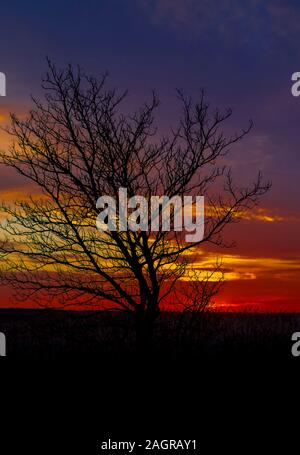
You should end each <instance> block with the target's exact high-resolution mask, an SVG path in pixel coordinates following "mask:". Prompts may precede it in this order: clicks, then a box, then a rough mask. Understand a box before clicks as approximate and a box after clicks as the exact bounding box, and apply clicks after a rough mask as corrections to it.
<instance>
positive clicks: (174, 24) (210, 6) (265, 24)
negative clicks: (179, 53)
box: [138, 0, 300, 47]
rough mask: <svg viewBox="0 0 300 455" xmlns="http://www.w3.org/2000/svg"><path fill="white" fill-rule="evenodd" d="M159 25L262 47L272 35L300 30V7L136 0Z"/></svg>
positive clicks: (224, 0) (257, 1)
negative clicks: (254, 42)
mask: <svg viewBox="0 0 300 455" xmlns="http://www.w3.org/2000/svg"><path fill="white" fill-rule="evenodd" d="M138 3H139V4H140V5H141V6H142V7H143V9H144V10H145V11H146V12H147V14H148V15H149V17H150V19H151V21H152V22H153V23H154V24H156V25H158V26H168V27H170V28H173V29H177V30H180V31H181V32H183V33H185V34H186V35H190V34H193V35H202V36H204V35H205V34H206V33H207V32H212V33H213V34H215V35H218V36H219V37H222V39H224V38H225V39H229V40H232V39H235V37H236V36H237V35H238V36H239V39H240V40H242V41H247V42H249V43H251V41H256V40H257V39H258V38H259V37H264V40H262V41H261V43H260V44H261V46H262V47H263V46H265V45H268V44H269V45H270V44H271V42H272V40H273V39H274V38H284V37H286V38H289V39H290V38H291V35H292V36H295V35H296V34H297V33H298V31H299V29H300V21H299V18H300V8H299V5H295V3H294V2H292V1H291V0H290V1H284V0H275V1H274V0H267V1H261V0H244V1H243V2H241V1H240V0H215V1H214V2H212V1H211V0H200V1H199V0H138Z"/></svg>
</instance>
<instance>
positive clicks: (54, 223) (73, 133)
mask: <svg viewBox="0 0 300 455" xmlns="http://www.w3.org/2000/svg"><path fill="white" fill-rule="evenodd" d="M43 88H44V90H45V99H44V100H42V101H40V100H36V99H33V102H34V109H33V110H32V111H31V112H30V114H29V116H28V118H27V119H26V120H23V119H20V118H18V117H17V116H16V115H12V116H11V126H10V127H9V128H8V132H9V133H10V134H11V135H12V137H13V139H14V141H13V145H12V147H11V149H10V150H9V151H2V152H1V154H0V156H1V158H0V162H1V163H2V164H4V165H6V166H9V167H12V168H14V169H16V170H17V172H18V173H19V174H21V175H23V176H25V177H26V178H28V179H29V180H31V181H32V182H33V183H34V184H36V185H37V186H38V187H39V188H40V190H41V197H39V198H33V197H31V196H29V197H27V198H25V199H24V200H23V201H16V203H15V204H6V203H3V204H2V212H4V215H5V217H6V219H7V221H6V222H5V223H2V226H1V229H2V232H3V236H2V242H1V248H0V251H1V258H2V261H1V264H2V268H1V280H2V282H3V283H7V284H9V285H12V286H14V287H16V288H17V289H18V290H22V291H23V293H25V294H26V296H27V297H28V296H30V297H31V298H34V297H36V296H37V295H38V296H39V299H40V301H43V302H47V304H50V301H51V299H53V298H54V299H55V301H56V302H59V303H60V304H61V305H64V306H65V307H68V306H70V305H72V306H74V305H76V304H78V303H80V304H85V305H89V306H90V307H93V306H95V307H99V305H103V307H104V308H107V307H108V305H110V307H111V308H115V309H119V310H123V311H125V312H128V313H130V314H131V315H132V316H133V317H134V321H135V327H136V334H137V341H138V344H139V346H142V347H144V346H146V345H147V344H148V343H149V341H150V340H151V337H152V333H153V327H154V322H155V320H156V318H157V316H158V314H159V311H160V307H161V303H162V302H163V301H164V300H165V299H166V298H167V297H168V296H169V295H171V293H172V291H173V289H174V288H176V285H177V282H178V279H180V278H182V276H183V275H184V274H185V270H186V265H187V264H188V262H189V255H188V254H187V253H188V251H189V250H190V248H192V247H195V246H197V244H199V243H201V244H204V243H208V242H211V243H214V244H217V245H223V238H222V232H223V229H224V227H225V226H226V225H227V224H228V223H231V222H233V221H236V220H237V219H238V218H239V217H240V216H241V215H242V214H243V213H244V212H245V211H247V210H249V209H251V208H252V207H253V205H254V204H256V203H257V201H258V198H259V197H260V196H262V195H263V194H264V193H265V192H266V191H267V190H268V189H269V186H270V185H269V183H264V182H263V181H262V179H261V175H260V174H259V175H258V177H257V179H256V180H255V181H254V183H253V184H251V185H250V186H247V187H245V188H237V187H236V186H235V185H234V184H233V180H232V176H231V172H230V169H228V168H226V167H225V166H223V165H220V161H221V159H222V157H224V155H225V154H226V153H227V152H228V150H229V148H230V146H231V145H233V144H234V143H236V142H238V141H239V140H241V139H242V138H243V137H244V136H245V135H246V134H247V133H248V132H249V130H250V129H251V126H252V125H251V124H250V125H249V126H248V127H247V129H245V130H242V131H241V132H240V133H239V134H236V135H234V136H233V137H226V135H225V134H224V132H223V131H222V130H221V127H222V125H223V124H224V122H225V121H226V120H227V119H228V118H229V117H230V116H231V110H226V111H225V112H224V113H221V112H220V111H218V110H216V111H214V112H211V109H210V107H209V105H208V103H206V101H205V97H204V94H203V92H201V93H200V98H199V100H198V101H197V102H196V103H193V102H192V100H191V99H189V98H186V97H185V96H184V95H183V94H182V93H180V92H179V93H178V97H179V100H180V103H181V106H182V114H181V116H180V119H179V123H178V125H177V127H176V128H174V129H173V130H172V131H171V132H170V134H169V136H168V137H165V136H164V137H159V133H158V131H157V129H156V128H155V123H154V114H155V111H156V108H157V107H158V104H159V102H158V99H157V97H156V96H155V95H154V94H153V95H152V98H151V101H150V102H149V103H145V104H144V105H143V106H142V107H141V108H140V109H139V110H137V111H136V112H135V113H133V114H132V115H126V116H125V115H123V114H122V113H121V105H122V102H123V101H124V99H125V97H126V92H124V93H121V94H119V93H117V91H115V90H110V89H107V88H106V76H105V77H103V78H101V80H97V79H94V78H92V77H87V76H86V75H84V74H83V73H82V71H81V70H80V69H79V68H78V69H76V70H74V69H73V68H72V67H71V66H69V67H67V68H66V69H65V70H58V69H57V68H56V67H55V66H54V65H53V64H51V62H49V70H48V73H47V76H46V78H45V80H44V82H43ZM220 183H222V186H221V185H220ZM121 187H122V188H126V189H127V192H128V197H131V196H134V195H142V196H144V197H145V198H146V199H147V200H150V198H151V197H152V196H153V195H155V196H157V195H166V196H168V197H169V198H172V197H173V196H180V197H183V195H194V196H195V195H204V196H205V200H206V206H207V207H208V208H209V210H208V214H207V216H206V218H205V234H204V237H203V239H202V240H201V242H200V241H199V242H198V243H196V244H195V243H187V242H186V241H185V237H184V235H183V233H182V232H176V231H174V230H172V231H171V232H165V231H164V230H163V229H161V225H160V228H159V231H158V232H155V233H153V232H150V230H149V231H142V230H138V231H137V232H133V231H120V230H118V231H109V230H107V231H104V232H99V231H98V230H97V228H96V223H95V221H96V217H97V215H98V210H97V208H96V201H97V199H98V198H99V196H101V195H109V196H113V197H114V198H117V197H118V191H119V188H121ZM216 188H219V190H218V191H217V192H216ZM220 188H221V189H220ZM172 214H173V215H174V212H172ZM117 216H119V213H117ZM205 289H206V291H205V292H206V297H205V304H207V303H208V301H209V299H207V295H208V294H207V289H208V288H207V287H206V288H205ZM187 308H188V307H187Z"/></svg>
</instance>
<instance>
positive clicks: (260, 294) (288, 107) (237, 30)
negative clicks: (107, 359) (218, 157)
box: [0, 0, 300, 311]
mask: <svg viewBox="0 0 300 455" xmlns="http://www.w3.org/2000/svg"><path fill="white" fill-rule="evenodd" d="M299 34H300V3H299V1H297V0H294V1H292V0H288V1H283V0H272V1H268V0H264V1H260V0H244V1H239V0H228V1H226V2H224V1H222V2H221V1H216V2H211V1H209V0H203V1H199V0H132V1H123V0H98V1H97V0H86V1H85V2H84V4H83V3H82V2H78V1H76V0H73V1H71V0H67V1H65V2H61V1H57V0H52V1H51V2H50V1H44V2H36V1H33V0H28V1H27V2H24V1H18V0H15V1H14V2H13V4H12V3H11V2H5V4H1V30H0V71H1V72H4V73H5V74H6V77H7V96H6V97H0V125H5V124H6V123H7V121H8V114H9V112H11V111H16V112H17V113H19V114H20V115H25V114H26V112H27V111H28V110H29V109H30V107H31V100H30V95H34V96H37V97H38V96H39V95H40V94H41V89H40V83H41V77H42V76H43V74H44V72H45V70H46V57H47V56H48V57H50V58H51V60H52V61H54V62H55V63H56V65H58V66H60V67H63V66H65V65H66V64H67V63H74V64H80V65H81V66H82V67H83V68H84V69H85V71H86V72H87V73H90V74H93V75H94V76H97V75H101V74H103V73H104V72H105V71H108V72H109V75H110V84H112V85H113V86H116V87H118V88H120V89H129V97H128V101H127V103H128V108H131V107H134V106H136V105H138V103H142V102H143V101H144V100H145V99H147V98H149V96H150V94H151V90H152V89H155V91H156V92H157V93H158V95H159V97H160V99H161V107H160V109H159V119H158V120H159V127H160V131H161V133H165V132H166V131H167V130H168V129H169V127H170V126H171V125H172V124H174V123H175V121H176V119H177V114H178V103H177V100H176V95H175V89H176V88H181V89H183V90H184V91H185V92H186V93H187V94H189V95H192V96H194V97H196V96H197V93H199V89H201V88H203V89H205V93H206V96H207V98H208V100H209V101H210V102H211V104H212V106H217V107H219V108H226V107H231V108H232V109H233V116H232V118H231V120H230V122H229V124H228V133H230V132H232V131H239V130H240V129H241V128H243V127H246V126H247V123H248V120H249V119H250V118H251V119H252V120H253V122H254V128H253V130H252V131H251V133H250V134H249V135H248V136H247V137H246V138H245V139H244V140H243V141H242V142H241V143H239V144H237V145H236V146H234V147H233V148H232V151H231V153H230V154H229V155H228V157H226V161H227V163H228V164H230V165H231V167H232V169H233V172H234V176H235V178H236V180H237V181H239V182H243V183H244V182H249V183H251V181H252V180H253V179H254V178H255V175H256V174H257V172H258V171H259V170H261V171H262V172H263V174H264V176H265V177H266V179H268V180H271V181H272V184H273V186H272V189H271V191H270V192H269V193H268V194H267V196H265V197H264V198H263V200H262V202H261V204H260V206H259V207H258V208H257V209H256V210H255V211H254V212H253V213H250V214H249V216H248V218H247V219H244V220H242V221H241V222H240V223H239V224H235V225H234V226H232V227H231V228H230V229H229V230H228V232H227V233H226V237H227V238H228V239H231V240H234V241H235V242H236V245H237V246H236V247H234V248H230V249H226V250H223V251H221V250H216V249H208V248H205V249H202V248H200V249H199V251H197V252H196V253H195V254H194V256H193V258H194V259H193V260H194V265H195V266H196V267H199V268H201V266H202V265H204V267H206V266H209V264H211V263H212V262H213V261H214V259H215V257H216V256H219V257H222V260H223V266H224V270H225V280H226V281H227V282H226V284H225V286H224V289H223V291H222V292H221V294H220V295H219V296H218V297H217V303H218V307H219V308H220V309H223V308H224V309H232V310H238V311H240V310H244V309H250V310H261V311H269V310H270V311H271V310H272V311H274V310H275V311H300V297H299V291H300V284H299V278H300V236H299V233H300V203H299V196H300V137H299V134H300V133H299V132H300V130H299V121H300V97H299V98H296V97H293V96H292V94H291V86H292V82H291V75H292V74H293V73H294V72H296V71H300V46H299V36H300V35H299ZM7 146H8V138H7V137H6V135H5V134H4V133H1V134H0V147H1V148H4V147H7ZM29 193H30V186H28V183H27V182H26V181H24V180H22V179H21V178H20V177H18V176H17V175H15V174H14V173H13V172H12V171H9V170H8V169H4V168H0V198H1V199H3V200H10V201H13V200H16V199H17V198H22V197H23V196H24V194H29ZM0 305H2V306H8V305H10V306H11V305H13V301H10V300H9V292H8V291H7V290H3V293H2V301H1V302H0Z"/></svg>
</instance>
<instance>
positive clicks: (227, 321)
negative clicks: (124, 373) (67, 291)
mask: <svg viewBox="0 0 300 455" xmlns="http://www.w3.org/2000/svg"><path fill="white" fill-rule="evenodd" d="M178 318H179V314H178V313H164V314H162V316H161V317H160V319H159V321H158V322H157V326H156V332H155V337H154V346H153V352H154V355H156V354H159V355H161V356H162V357H164V356H166V358H168V359H170V358H175V359H176V358H180V357H186V356H187V355H189V356H190V355H191V356H193V357H194V358H198V359H201V358H208V359H213V360H214V359H219V358H224V357H228V356H229V357H231V356H232V357H234V358H239V359H241V360H242V359H243V360H245V359H246V360H247V359H251V360H253V359H254V360H255V359H256V358H259V359H266V360H267V359H270V358H272V359H275V360H290V359H291V360H293V361H294V362H298V359H297V358H294V357H293V356H292V355H291V346H292V344H293V342H292V341H291V336H292V334H293V333H294V332H297V331H300V314H296V313H295V314H292V313H277V314H275V313H270V314H258V313H206V314H205V315H202V316H201V318H200V319H199V321H198V322H197V323H196V324H195V325H194V326H193V327H192V328H191V329H189V328H187V320H184V324H183V325H181V326H180V327H181V330H180V331H179V330H178V325H177V324H178ZM183 328H184V329H183ZM0 332H3V333H5V335H6V342H7V356H8V357H17V358H33V359H42V358H44V359H54V358H59V357H79V358H84V357H90V358H101V357H103V358H114V357H116V358H117V357H122V358H124V356H126V355H129V356H132V355H133V356H134V355H135V336H134V332H133V331H132V330H131V329H130V321H128V320H127V319H125V318H124V316H121V315H120V314H119V313H118V314H112V313H109V314H107V313H103V312H102V313H101V312H88V311H86V312H78V311H74V312H69V311H68V312H67V311H55V310H21V309H2V310H0ZM299 363H300V357H299Z"/></svg>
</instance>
